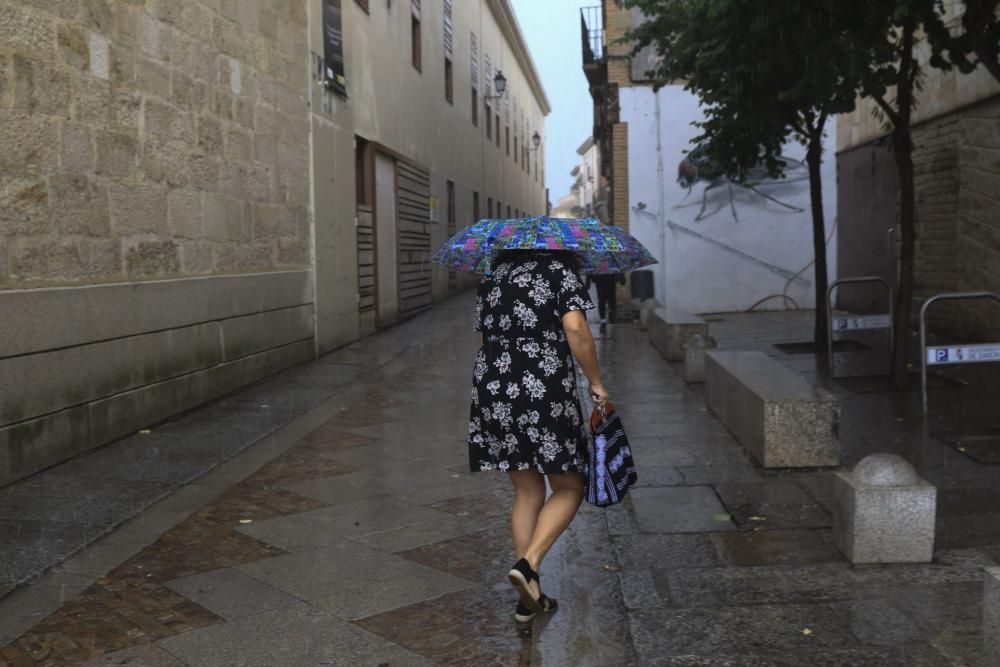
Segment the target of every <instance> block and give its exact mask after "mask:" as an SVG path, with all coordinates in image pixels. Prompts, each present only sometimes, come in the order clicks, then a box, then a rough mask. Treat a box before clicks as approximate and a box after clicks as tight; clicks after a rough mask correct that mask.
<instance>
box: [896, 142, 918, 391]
mask: <svg viewBox="0 0 1000 667" xmlns="http://www.w3.org/2000/svg"><path fill="white" fill-rule="evenodd" d="M892 139H893V142H892V145H893V153H894V155H895V158H896V169H897V170H898V172H899V243H900V247H899V286H898V289H897V292H896V313H895V316H896V317H895V319H896V321H895V322H894V323H893V329H894V332H893V335H894V337H895V340H894V343H895V355H894V356H893V360H892V384H893V386H895V387H896V388H902V387H903V386H904V384H905V381H906V373H907V367H906V364H907V360H908V359H909V347H910V317H911V313H912V311H913V268H914V261H915V258H916V202H915V199H916V196H915V187H914V183H913V154H912V151H911V142H910V131H909V128H908V127H907V128H903V127H902V126H900V127H897V128H896V129H894V130H893V133H892Z"/></svg>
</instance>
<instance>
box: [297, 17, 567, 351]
mask: <svg viewBox="0 0 1000 667" xmlns="http://www.w3.org/2000/svg"><path fill="white" fill-rule="evenodd" d="M309 7H310V12H311V15H312V17H313V19H312V20H311V21H310V25H311V26H312V29H311V31H310V45H311V46H310V48H311V51H312V52H313V53H321V52H322V49H323V46H322V40H323V33H322V22H321V20H319V17H320V15H321V13H322V9H323V2H322V1H321V0H313V1H312V2H311V4H310V5H309ZM341 9H342V12H343V32H344V50H345V54H346V58H345V61H346V62H345V72H346V89H347V90H346V97H345V96H343V95H338V94H335V93H331V92H330V91H328V90H326V89H324V88H323V87H322V86H320V85H317V84H316V83H315V82H314V84H313V88H312V103H311V110H312V113H311V115H310V120H311V128H312V134H313V137H314V141H313V150H314V153H313V159H312V162H313V170H314V175H315V178H314V183H315V184H316V187H315V188H314V190H313V198H314V199H313V210H314V211H315V214H316V218H315V229H316V265H317V271H316V295H317V308H316V317H317V336H318V345H319V349H320V351H321V352H322V351H326V350H329V349H332V348H334V347H337V346H338V345H341V344H343V343H344V342H346V341H350V340H353V339H355V338H357V337H358V336H359V335H363V334H365V333H368V332H371V331H373V330H375V329H376V328H378V327H382V326H387V325H389V324H392V322H394V321H395V320H397V319H398V318H400V317H405V316H406V315H407V314H409V313H412V312H415V311H416V310H419V309H420V308H423V307H425V306H427V305H429V304H430V303H431V301H432V300H434V299H439V298H442V297H444V296H446V295H447V294H448V293H449V292H450V291H453V290H455V289H458V288H461V287H463V286H466V285H468V284H470V282H469V279H468V278H467V277H465V276H457V275H454V274H451V275H449V272H447V271H444V270H440V269H435V268H432V267H430V266H429V265H428V264H427V263H426V261H425V258H426V255H427V253H428V251H429V249H431V248H433V247H437V246H438V245H440V243H441V242H443V241H444V240H445V239H446V238H447V237H448V235H449V232H450V231H454V230H456V229H458V228H461V227H462V226H464V225H467V224H470V223H471V222H472V221H473V220H474V219H477V218H484V217H511V216H519V215H523V214H541V213H544V212H545V205H546V202H545V187H544V174H543V169H542V165H543V162H544V146H545V141H544V134H545V132H544V118H545V115H546V114H548V112H549V103H548V100H547V98H546V96H545V93H544V90H543V88H542V85H541V81H540V79H539V77H538V73H537V71H536V69H535V66H534V64H533V62H532V60H531V56H530V53H529V52H528V49H527V46H526V45H525V43H524V40H523V37H522V35H521V31H520V28H519V27H518V25H517V19H516V17H515V16H514V13H513V10H512V9H511V7H510V5H509V2H507V0H477V1H476V2H453V1H451V0H448V1H447V2H446V1H444V0H433V1H429V0H423V1H422V2H421V1H419V0H409V2H392V3H382V2H358V1H357V0H342V7H341ZM414 30H416V31H417V32H416V33H414ZM415 34H418V35H419V37H417V38H415V37H414V35H415ZM415 39H417V40H418V42H419V44H418V46H419V48H418V49H417V52H416V53H415V52H414V43H415V42H414V40H415ZM446 61H447V63H448V64H446ZM446 69H447V70H450V73H448V72H446ZM498 71H500V72H502V73H503V75H504V76H505V77H506V90H505V92H504V95H503V96H502V97H500V98H496V97H495V96H496V95H497V91H496V90H495V89H494V78H495V76H496V73H497V72H498ZM449 81H450V92H449V87H448V85H447V83H448V82H449ZM449 97H450V100H449ZM536 133H537V134H538V137H539V148H537V149H536V148H535V147H534V145H533V143H534V142H533V141H532V137H533V136H534V135H535V134H536ZM328 174H332V176H328ZM400 178H402V179H403V180H402V181H400V182H399V183H398V184H397V183H395V181H397V180H400ZM330 179H332V180H330ZM403 181H405V182H403ZM330 184H332V187H328V186H329V185H330ZM352 196H353V197H354V198H355V199H356V200H357V206H356V207H345V206H343V205H342V204H343V202H345V201H347V200H349V199H351V198H352ZM414 198H416V199H414ZM417 200H426V201H427V202H429V205H428V206H427V207H422V206H421V202H420V201H417ZM355 218H356V219H357V225H358V226H357V229H358V230H360V231H361V233H360V234H359V235H358V234H356V232H355V227H354V222H353V221H354V219H355ZM396 218H398V220H399V222H400V224H401V225H402V226H401V227H399V229H398V230H397V229H395V227H394V222H395V219H396ZM427 221H429V222H427ZM397 232H399V233H400V234H402V235H403V237H401V238H400V239H399V243H398V244H397V243H395V239H394V238H393V237H395V236H396V233H397ZM355 237H357V241H358V243H357V244H355V243H354V242H353V241H354V239H355ZM387 240H388V241H389V242H388V243H386V241H387ZM358 258H359V259H358ZM355 263H357V264H358V272H357V275H356V276H353V277H352V276H350V275H348V273H346V272H344V271H343V270H341V267H344V266H350V265H352V264H355ZM359 294H360V299H361V301H360V302H357V298H358V295H359ZM352 301H355V302H356V303H352ZM358 308H360V314H359V313H358Z"/></svg>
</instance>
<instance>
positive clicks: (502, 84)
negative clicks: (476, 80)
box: [483, 70, 507, 102]
mask: <svg viewBox="0 0 1000 667" xmlns="http://www.w3.org/2000/svg"><path fill="white" fill-rule="evenodd" d="M493 87H494V88H495V89H496V91H497V94H496V95H483V101H484V102H485V101H487V100H498V99H500V98H501V97H503V94H504V93H505V92H507V77H505V76H504V75H503V72H501V71H500V70H497V75H496V76H495V77H493Z"/></svg>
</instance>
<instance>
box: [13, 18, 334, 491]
mask: <svg viewBox="0 0 1000 667" xmlns="http://www.w3.org/2000/svg"><path fill="white" fill-rule="evenodd" d="M306 30H307V16H306V6H305V2H304V0H146V1H145V2H143V1H142V0H4V1H3V2H2V3H0V322H2V323H3V326H4V335H3V336H2V337H0V485H3V484H4V483H6V482H8V481H11V480H13V479H17V478H19V477H22V476H24V475H27V474H30V473H32V472H34V471H36V470H39V469H41V468H45V467H47V466H49V465H52V464H54V463H56V462H58V461H60V460H62V459H64V458H66V457H68V456H71V455H74V454H77V453H79V452H82V451H84V450H86V449H89V448H91V447H95V446H99V445H101V444H103V443H106V442H108V441H110V440H113V439H115V438H118V437H121V436H123V435H126V434H128V433H129V432H131V431H134V430H136V429H139V428H142V427H144V426H146V425H149V424H151V423H154V422H157V421H160V420H162V419H165V418H168V417H170V416H172V415H173V414H176V413H177V412H180V411H183V410H187V409H190V408H192V407H195V406H196V405H198V404H200V403H203V402H205V401H208V400H211V399H212V398H215V397H217V396H220V395H222V394H224V393H226V392H230V391H233V390H235V389H237V388H239V387H240V386H243V385H245V384H247V383H249V382H253V381H255V380H257V379H259V378H261V377H264V376H266V375H269V374H272V373H275V372H278V371H280V370H282V369H284V368H287V367H288V366H290V365H292V364H295V363H300V362H301V361H304V360H306V359H308V358H310V357H311V356H313V355H314V354H315V344H314V341H313V336H314V334H313V331H314V328H313V315H312V309H313V278H312V274H311V272H310V271H309V266H310V248H311V237H312V230H311V228H310V221H309V214H308V211H309V197H310V183H309V162H308V160H309V146H308V139H309V125H308V112H307V108H306V94H307V92H308V89H307V81H308V76H309V61H308V56H307V47H306V42H307V40H306Z"/></svg>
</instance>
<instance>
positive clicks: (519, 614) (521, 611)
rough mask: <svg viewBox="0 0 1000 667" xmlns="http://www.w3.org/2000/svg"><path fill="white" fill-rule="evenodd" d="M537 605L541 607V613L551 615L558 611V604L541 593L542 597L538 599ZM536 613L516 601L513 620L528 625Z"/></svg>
mask: <svg viewBox="0 0 1000 667" xmlns="http://www.w3.org/2000/svg"><path fill="white" fill-rule="evenodd" d="M538 602H539V604H541V605H542V612H543V613H546V614H548V613H551V612H553V611H555V610H556V609H558V607H559V604H558V603H557V602H556V601H555V600H553V599H552V598H550V597H549V596H547V595H545V594H544V593H542V596H541V597H540V598H538ZM535 616H536V613H535V612H533V611H531V610H530V609H528V607H526V606H525V604H524V603H523V602H521V601H520V600H518V602H517V609H515V610H514V620H515V621H517V622H518V623H530V622H531V620H532V619H533V618H535Z"/></svg>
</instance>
